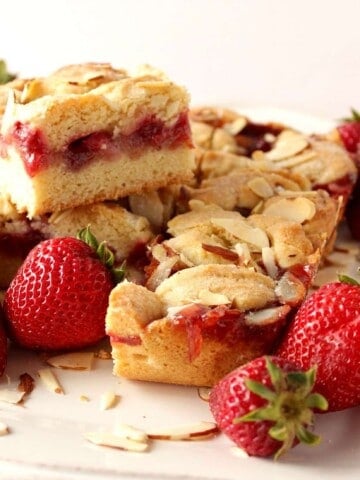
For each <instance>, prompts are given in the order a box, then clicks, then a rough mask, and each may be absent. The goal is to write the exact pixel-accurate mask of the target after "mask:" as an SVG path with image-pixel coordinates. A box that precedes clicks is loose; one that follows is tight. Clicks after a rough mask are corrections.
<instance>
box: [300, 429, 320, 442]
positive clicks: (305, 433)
mask: <svg viewBox="0 0 360 480" xmlns="http://www.w3.org/2000/svg"><path fill="white" fill-rule="evenodd" d="M296 436H297V438H298V439H299V440H300V442H301V443H305V444H306V445H318V444H319V443H320V441H321V437H320V436H319V435H315V434H314V433H312V432H310V431H309V430H307V429H306V428H304V427H303V426H302V425H299V426H298V427H297V428H296Z"/></svg>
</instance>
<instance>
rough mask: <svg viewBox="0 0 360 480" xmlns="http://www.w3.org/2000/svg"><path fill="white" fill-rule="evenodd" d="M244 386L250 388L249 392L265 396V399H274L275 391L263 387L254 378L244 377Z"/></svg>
mask: <svg viewBox="0 0 360 480" xmlns="http://www.w3.org/2000/svg"><path fill="white" fill-rule="evenodd" d="M245 385H246V387H247V388H248V389H249V390H250V392H253V393H255V394H256V395H258V396H259V397H261V398H265V399H266V400H270V401H272V400H274V399H275V398H276V393H275V392H273V391H272V390H270V388H267V387H265V385H263V384H262V383H260V382H256V381H255V380H251V379H249V378H248V379H246V380H245Z"/></svg>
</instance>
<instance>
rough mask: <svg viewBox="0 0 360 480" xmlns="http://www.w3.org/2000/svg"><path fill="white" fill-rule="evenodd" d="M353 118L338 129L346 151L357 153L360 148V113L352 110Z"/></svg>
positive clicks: (348, 119) (346, 120)
mask: <svg viewBox="0 0 360 480" xmlns="http://www.w3.org/2000/svg"><path fill="white" fill-rule="evenodd" d="M351 112H352V117H351V118H347V119H345V122H344V123H343V124H342V125H340V126H339V127H338V132H339V135H340V138H341V140H342V142H343V144H344V147H345V148H346V150H347V151H348V152H350V153H356V152H357V151H358V149H359V148H360V113H358V112H357V111H356V110H354V109H352V110H351Z"/></svg>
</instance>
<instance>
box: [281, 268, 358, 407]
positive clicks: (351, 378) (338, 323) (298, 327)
mask: <svg viewBox="0 0 360 480" xmlns="http://www.w3.org/2000/svg"><path fill="white" fill-rule="evenodd" d="M341 280H343V282H349V283H341V282H333V283H328V284H326V285H323V286H322V287H321V288H319V290H317V291H316V292H315V293H313V294H312V295H310V296H309V297H308V298H307V299H306V300H305V302H304V303H303V304H302V306H301V307H300V309H299V310H298V312H297V314H296V315H295V318H294V320H293V322H292V323H291V325H290V328H289V329H288V331H287V332H286V334H285V336H284V338H283V340H282V343H281V344H280V346H279V348H278V350H277V352H276V355H279V356H281V357H282V358H284V359H286V360H288V361H291V362H293V363H295V364H296V365H297V366H298V367H299V368H302V369H307V368H310V367H312V366H315V365H316V366H317V377H316V390H317V391H318V392H320V393H321V394H323V395H324V396H325V397H326V398H327V400H328V402H329V411H335V410H342V409H344V408H349V407H353V406H355V405H359V404H360V286H359V285H358V284H357V285H356V284H353V282H354V281H353V280H351V279H349V278H348V277H345V276H343V277H342V278H341Z"/></svg>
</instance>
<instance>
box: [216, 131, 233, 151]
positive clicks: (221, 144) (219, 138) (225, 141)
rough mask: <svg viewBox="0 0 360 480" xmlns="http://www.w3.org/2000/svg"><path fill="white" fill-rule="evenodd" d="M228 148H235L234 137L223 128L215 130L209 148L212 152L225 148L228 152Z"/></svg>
mask: <svg viewBox="0 0 360 480" xmlns="http://www.w3.org/2000/svg"><path fill="white" fill-rule="evenodd" d="M229 146H230V147H236V141H235V139H234V137H233V136H232V135H230V133H228V132H227V131H226V130H224V129H223V128H216V129H215V131H214V133H213V136H212V139H211V148H212V149H213V150H224V149H225V148H226V149H227V150H228V149H229ZM230 150H231V148H230Z"/></svg>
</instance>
